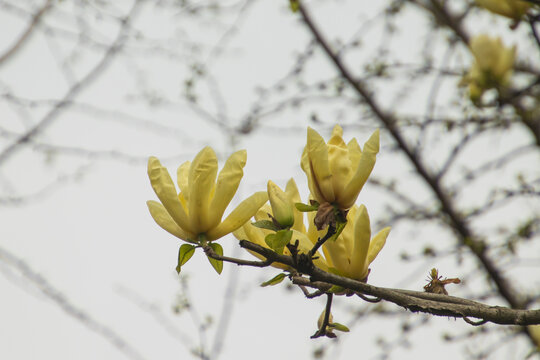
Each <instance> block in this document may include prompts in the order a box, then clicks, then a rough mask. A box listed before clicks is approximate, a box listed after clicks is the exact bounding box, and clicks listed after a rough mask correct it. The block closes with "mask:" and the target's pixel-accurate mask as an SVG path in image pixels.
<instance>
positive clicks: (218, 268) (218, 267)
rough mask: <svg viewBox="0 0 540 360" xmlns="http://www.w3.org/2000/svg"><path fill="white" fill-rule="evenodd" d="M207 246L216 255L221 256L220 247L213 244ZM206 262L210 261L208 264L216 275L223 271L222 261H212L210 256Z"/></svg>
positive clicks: (221, 249) (221, 250)
mask: <svg viewBox="0 0 540 360" xmlns="http://www.w3.org/2000/svg"><path fill="white" fill-rule="evenodd" d="M208 245H209V246H210V247H211V248H212V250H214V252H215V253H216V254H218V255H221V256H223V248H222V247H221V245H219V244H218V243H215V242H211V243H210V244H208ZM208 261H210V264H211V265H212V267H213V268H214V270H216V272H217V273H218V274H221V271H223V261H221V260H216V259H212V258H211V257H210V256H209V257H208Z"/></svg>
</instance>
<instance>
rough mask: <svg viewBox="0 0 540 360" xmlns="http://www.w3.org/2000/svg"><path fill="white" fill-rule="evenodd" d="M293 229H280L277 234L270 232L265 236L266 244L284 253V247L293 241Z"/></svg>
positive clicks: (279, 252)
mask: <svg viewBox="0 0 540 360" xmlns="http://www.w3.org/2000/svg"><path fill="white" fill-rule="evenodd" d="M291 237H292V231H290V230H280V231H278V232H276V233H275V234H268V235H266V237H265V238H264V241H265V242H266V245H268V247H269V248H270V249H272V250H274V251H275V252H277V253H278V254H280V255H283V248H284V247H285V245H287V244H288V243H289V241H291Z"/></svg>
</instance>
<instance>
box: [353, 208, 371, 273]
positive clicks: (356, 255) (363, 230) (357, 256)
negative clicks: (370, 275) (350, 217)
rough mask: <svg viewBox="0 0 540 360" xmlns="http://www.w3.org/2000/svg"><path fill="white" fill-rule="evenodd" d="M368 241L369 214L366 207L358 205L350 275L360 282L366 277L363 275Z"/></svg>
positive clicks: (369, 229) (369, 230)
mask: <svg viewBox="0 0 540 360" xmlns="http://www.w3.org/2000/svg"><path fill="white" fill-rule="evenodd" d="M370 239H371V226H370V224H369V214H368V212H367V209H366V207H365V206H364V205H360V208H359V209H358V214H357V216H356V220H355V222H354V250H353V253H352V262H351V265H352V266H351V275H352V276H353V277H354V278H355V279H357V280H362V279H363V278H365V277H366V275H367V274H365V267H366V257H367V254H368V249H369V241H370Z"/></svg>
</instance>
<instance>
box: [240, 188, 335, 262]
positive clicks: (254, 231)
mask: <svg viewBox="0 0 540 360" xmlns="http://www.w3.org/2000/svg"><path fill="white" fill-rule="evenodd" d="M285 195H286V197H287V199H288V200H289V201H290V202H291V203H296V202H300V194H299V193H298V188H297V187H296V183H295V182H294V180H293V179H290V180H289V181H288V182H287V187H286V189H285ZM292 211H293V216H294V224H293V226H292V227H291V230H292V232H293V234H292V237H291V243H294V242H295V241H296V240H298V242H299V246H298V247H299V250H300V252H302V253H308V252H309V251H310V250H311V248H312V247H313V244H312V242H311V241H310V239H309V238H308V237H307V234H306V233H305V231H306V227H305V226H304V221H303V213H301V212H299V211H298V210H297V209H296V208H295V207H293V208H292ZM268 214H270V215H272V216H274V214H273V213H272V208H271V207H270V206H269V205H268V204H265V205H264V206H263V207H262V208H260V209H259V211H257V213H256V214H255V220H256V221H260V220H270V217H269V216H268ZM272 233H274V232H273V231H271V230H267V229H261V228H258V227H256V226H253V225H252V224H251V223H250V222H247V223H245V224H244V226H242V227H241V228H239V229H238V230H236V231H234V232H233V234H234V236H236V238H237V239H238V240H248V241H251V242H253V243H255V244H257V245H260V246H263V247H265V248H269V246H268V245H267V244H266V242H265V237H266V236H267V235H269V234H272ZM250 253H251V254H252V255H254V256H256V257H258V258H259V259H261V260H264V259H265V258H264V257H263V256H262V255H259V254H257V253H255V252H251V251H250ZM283 254H284V255H290V254H291V253H290V252H289V250H288V249H287V248H285V249H283ZM316 256H318V257H319V259H316V260H314V261H313V262H314V263H315V265H316V266H318V267H320V268H322V269H324V270H326V269H327V267H326V265H325V263H324V261H322V260H320V254H317V255H316ZM272 266H273V267H276V268H278V269H284V270H287V269H288V266H287V265H284V264H279V263H273V264H272Z"/></svg>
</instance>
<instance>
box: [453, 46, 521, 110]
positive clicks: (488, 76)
mask: <svg viewBox="0 0 540 360" xmlns="http://www.w3.org/2000/svg"><path fill="white" fill-rule="evenodd" d="M469 46H470V49H471V53H472V54H473V56H474V63H473V65H472V66H471V69H470V70H469V73H468V74H467V75H466V76H465V78H464V79H463V83H464V84H468V85H469V92H470V96H471V99H472V100H473V101H475V100H478V99H479V98H480V97H481V96H482V94H483V92H484V91H485V90H488V89H491V88H499V87H503V86H506V85H507V84H508V82H509V80H510V77H511V75H512V67H513V65H514V58H515V55H516V48H515V46H514V47H512V48H506V47H505V46H504V44H503V43H502V40H501V39H500V38H491V37H489V36H487V35H478V36H476V37H474V38H473V39H472V40H471V42H470V44H469Z"/></svg>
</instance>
